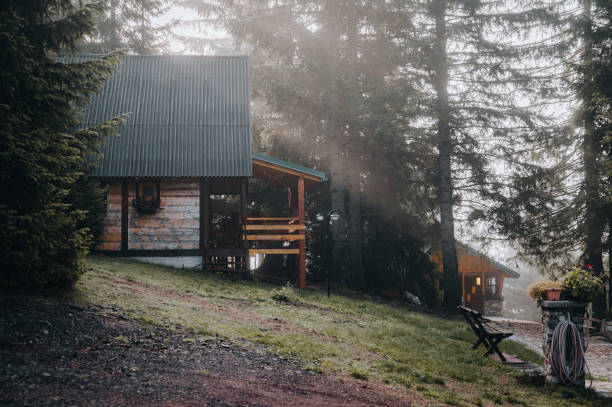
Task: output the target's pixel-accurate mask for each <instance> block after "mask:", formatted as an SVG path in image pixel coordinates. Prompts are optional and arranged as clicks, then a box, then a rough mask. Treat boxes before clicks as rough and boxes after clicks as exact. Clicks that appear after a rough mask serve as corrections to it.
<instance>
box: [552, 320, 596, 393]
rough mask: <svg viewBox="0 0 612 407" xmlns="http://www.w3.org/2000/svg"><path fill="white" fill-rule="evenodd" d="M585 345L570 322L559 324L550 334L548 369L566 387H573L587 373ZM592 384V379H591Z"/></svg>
mask: <svg viewBox="0 0 612 407" xmlns="http://www.w3.org/2000/svg"><path fill="white" fill-rule="evenodd" d="M585 351H586V345H584V346H583V345H582V341H581V340H580V332H578V328H576V325H574V324H573V323H572V321H571V320H569V318H568V320H567V321H562V322H560V323H559V324H558V325H557V327H556V328H555V330H554V331H553V334H552V340H551V343H550V355H549V360H550V368H551V370H552V372H553V373H554V374H555V375H556V376H557V377H559V378H560V379H561V382H562V383H563V384H565V385H566V386H570V385H574V384H576V382H577V381H578V379H580V378H581V377H583V376H584V374H585V369H586V371H588V372H589V375H590V373H591V372H590V371H589V367H588V366H587V363H586V359H585V357H584V352H585ZM591 384H592V379H591Z"/></svg>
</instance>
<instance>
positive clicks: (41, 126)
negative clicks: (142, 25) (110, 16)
mask: <svg viewBox="0 0 612 407" xmlns="http://www.w3.org/2000/svg"><path fill="white" fill-rule="evenodd" d="M102 10H103V7H102V6H101V5H100V4H99V3H95V4H88V5H86V6H84V7H80V6H78V5H75V4H74V2H72V1H69V0H47V1H23V0H14V1H5V2H2V4H1V5H0V32H1V33H2V35H1V36H0V45H1V46H2V48H3V50H4V52H3V53H2V56H0V60H1V63H0V67H1V68H0V75H1V77H2V80H1V81H0V114H1V117H2V119H1V120H0V180H1V182H0V185H2V190H3V193H2V194H0V224H1V225H2V227H1V228H0V262H1V263H2V267H1V269H0V285H2V286H3V287H22V288H29V289H31V288H51V287H63V286H66V285H69V284H71V283H73V282H74V281H75V280H76V279H77V278H78V276H79V275H80V273H81V272H82V270H83V266H82V264H81V261H80V260H81V257H82V255H83V254H84V253H85V252H86V249H87V244H88V240H89V235H88V231H87V230H86V229H85V228H82V227H80V226H79V225H80V222H81V221H82V219H83V217H84V216H85V212H84V211H83V210H81V209H79V208H76V207H74V206H72V205H71V204H70V201H71V200H74V196H71V195H72V192H73V191H74V185H75V182H77V180H78V179H79V177H80V176H81V175H82V174H83V173H84V170H85V169H86V168H87V165H86V162H87V161H86V159H87V156H88V155H91V154H95V152H96V151H97V147H98V145H99V144H100V142H101V141H102V136H103V134H105V133H112V132H113V131H114V126H115V125H116V124H118V123H119V122H120V121H121V120H122V118H121V117H119V118H115V119H113V120H111V121H109V122H106V123H101V124H99V125H97V126H93V127H90V128H79V124H80V112H81V110H82V108H83V106H84V105H85V104H87V102H88V100H89V95H91V94H92V93H94V92H98V91H99V90H100V87H101V85H102V83H103V81H104V80H105V79H106V78H107V77H108V76H110V75H111V73H112V72H113V69H114V67H115V65H116V63H117V62H118V57H119V56H120V55H118V54H111V55H108V56H105V57H101V58H99V59H94V60H91V61H88V62H85V63H66V62H61V61H60V60H59V59H58V52H60V51H65V50H74V49H75V44H77V43H78V42H79V41H80V40H81V39H82V38H83V36H84V35H87V34H89V33H91V32H92V31H93V28H94V23H95V20H94V13H96V12H100V11H102Z"/></svg>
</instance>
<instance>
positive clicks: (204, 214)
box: [200, 178, 210, 256]
mask: <svg viewBox="0 0 612 407" xmlns="http://www.w3.org/2000/svg"><path fill="white" fill-rule="evenodd" d="M209 191H210V188H209V184H208V178H200V251H202V256H204V255H205V252H206V247H207V246H208V196H209V195H210V192H209Z"/></svg>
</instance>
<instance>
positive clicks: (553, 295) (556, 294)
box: [544, 288, 563, 301]
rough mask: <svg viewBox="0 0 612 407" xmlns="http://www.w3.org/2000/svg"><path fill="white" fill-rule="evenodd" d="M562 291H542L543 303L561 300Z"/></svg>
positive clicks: (554, 289)
mask: <svg viewBox="0 0 612 407" xmlns="http://www.w3.org/2000/svg"><path fill="white" fill-rule="evenodd" d="M562 291H563V290H562V289H561V288H551V289H548V290H546V291H544V300H545V301H559V300H560V299H561V292H562Z"/></svg>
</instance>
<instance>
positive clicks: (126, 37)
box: [79, 0, 177, 55]
mask: <svg viewBox="0 0 612 407" xmlns="http://www.w3.org/2000/svg"><path fill="white" fill-rule="evenodd" d="M106 3H108V8H107V9H106V11H105V12H104V13H100V14H98V15H97V16H96V30H95V31H94V32H93V33H92V34H91V35H88V36H87V37H86V38H85V39H84V41H83V42H82V43H81V45H80V46H79V48H80V50H81V52H88V53H96V54H99V53H108V52H111V51H115V50H118V49H123V48H126V49H128V50H130V52H132V53H135V54H140V55H146V54H159V53H162V52H165V51H167V49H168V39H169V38H170V36H171V35H172V33H171V30H172V28H173V27H174V26H175V25H176V23H177V22H176V21H170V22H168V23H166V24H161V25H159V24H156V23H155V22H154V19H155V18H157V17H160V16H163V15H164V14H165V13H167V12H168V10H169V9H170V7H171V6H172V5H173V4H174V1H172V0H108V1H107V2H106Z"/></svg>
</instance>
